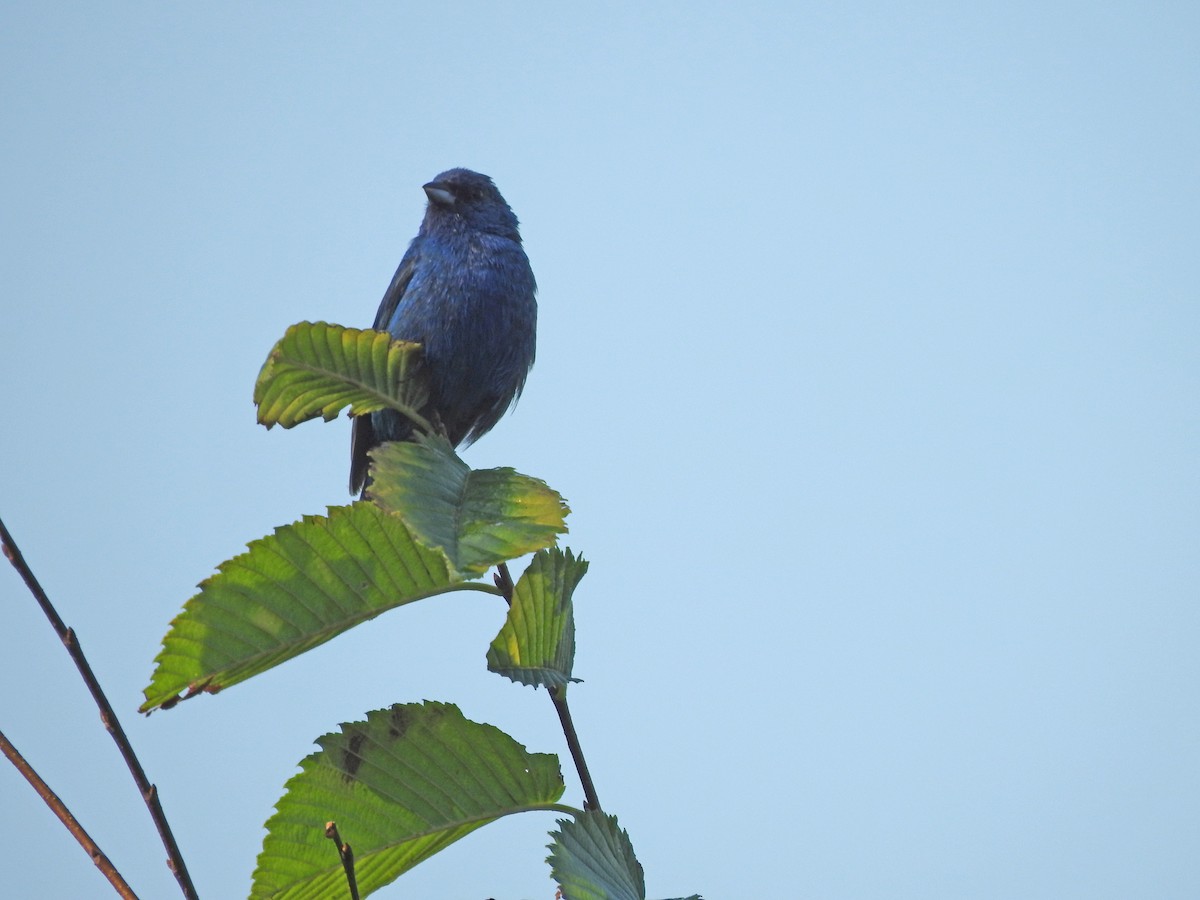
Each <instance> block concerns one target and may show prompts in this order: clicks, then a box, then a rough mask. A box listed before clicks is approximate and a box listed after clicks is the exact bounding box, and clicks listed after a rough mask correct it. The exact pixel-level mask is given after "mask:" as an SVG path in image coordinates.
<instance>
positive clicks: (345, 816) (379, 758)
mask: <svg viewBox="0 0 1200 900" xmlns="http://www.w3.org/2000/svg"><path fill="white" fill-rule="evenodd" d="M317 744H318V745H319V746H320V747H321V750H320V751H319V752H317V753H314V754H312V755H311V756H309V757H308V758H306V759H305V760H304V761H303V762H301V763H300V769H301V771H300V774H299V775H296V776H295V777H293V778H292V779H291V780H290V781H289V782H288V783H287V792H286V793H285V794H284V796H283V797H282V798H281V799H280V801H279V803H278V804H277V806H276V810H277V811H276V813H275V815H274V816H272V817H271V819H270V820H269V821H268V822H267V831H268V834H267V837H266V839H265V840H264V841H263V850H262V853H261V854H260V855H259V857H258V868H257V869H256V871H255V873H254V886H253V888H252V890H251V894H250V896H251V897H252V898H256V900H257V898H285V897H286V898H300V897H308V898H316V897H343V896H346V886H345V875H344V874H343V871H342V864H341V862H340V861H339V858H338V854H337V852H336V850H335V848H334V847H333V846H332V845H331V843H330V841H329V840H328V839H327V838H326V837H325V823H326V822H327V821H329V820H333V821H335V822H336V823H337V828H338V832H339V833H340V835H341V838H342V840H344V841H345V842H346V843H348V844H350V846H351V848H352V849H353V851H354V857H355V862H356V873H357V877H358V886H359V889H360V890H361V891H362V893H363V895H364V896H365V895H366V894H368V893H370V892H371V891H373V890H375V889H377V888H380V887H382V886H383V885H386V884H389V883H391V882H392V881H394V880H395V879H396V878H397V877H398V876H399V875H400V874H402V873H403V872H405V871H407V870H408V869H411V868H412V867H413V866H415V865H416V864H417V863H419V862H421V861H422V860H424V859H427V858H429V857H430V856H432V855H433V854H434V853H437V852H438V851H439V850H441V849H442V848H444V847H446V846H448V845H450V844H452V843H454V842H455V841H457V840H458V839H459V838H461V837H463V836H465V835H467V834H469V833H470V832H472V831H474V830H475V829H476V828H479V827H480V826H482V825H486V824H487V823H488V822H491V821H494V820H495V819H498V818H500V817H501V816H506V815H509V814H511V813H515V812H524V811H527V810H537V809H541V810H547V809H562V808H563V807H560V806H556V805H555V801H556V800H558V798H559V797H561V796H562V793H563V789H564V785H563V780H562V773H561V771H560V769H559V765H558V759H557V758H556V757H555V756H553V755H551V754H546V753H529V752H528V751H527V750H526V749H525V748H524V747H522V746H521V745H520V744H518V743H517V742H516V741H514V740H513V739H512V738H510V737H509V736H508V735H506V734H504V733H503V732H502V731H500V730H499V729H497V728H494V727H493V726H491V725H481V724H479V723H476V722H472V721H470V720H468V719H466V718H464V717H463V715H462V713H461V712H459V710H458V708H457V707H456V706H452V705H449V704H444V703H431V702H426V703H423V704H421V703H409V704H397V705H395V706H393V707H391V708H390V709H382V710H376V711H375V712H371V713H368V714H367V720H366V721H365V722H354V723H352V724H347V725H343V726H342V728H341V731H340V732H338V733H334V734H327V735H325V736H324V737H321V738H318V739H317Z"/></svg>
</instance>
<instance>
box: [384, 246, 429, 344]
mask: <svg viewBox="0 0 1200 900" xmlns="http://www.w3.org/2000/svg"><path fill="white" fill-rule="evenodd" d="M415 244H416V241H414V242H413V243H412V244H410V245H409V247H408V250H407V251H405V253H404V258H403V259H401V260H400V265H399V266H398V267H397V268H396V274H395V275H393V276H392V283H391V284H389V285H388V289H387V290H386V291H384V293H383V300H381V301H380V302H379V312H377V313H375V324H374V325H373V326H372V327H373V328H376V329H378V330H380V331H386V330H387V327H388V322H390V321H391V319H392V316H394V315H395V314H396V309H397V307H399V306H400V301H401V299H403V297H404V292H405V291H406V290H408V283H409V282H410V281H412V277H413V272H414V271H416V268H417V256H418V255H419V254H418V252H417V248H416V246H415Z"/></svg>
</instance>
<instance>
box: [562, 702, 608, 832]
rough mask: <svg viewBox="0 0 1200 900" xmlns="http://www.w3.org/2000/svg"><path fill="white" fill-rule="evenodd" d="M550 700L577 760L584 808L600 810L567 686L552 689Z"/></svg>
mask: <svg viewBox="0 0 1200 900" xmlns="http://www.w3.org/2000/svg"><path fill="white" fill-rule="evenodd" d="M550 699H551V700H552V701H554V709H555V711H556V712H557V713H558V721H559V722H560V723H562V730H563V735H564V736H565V737H566V739H567V747H568V748H569V749H570V751H571V759H573V760H575V770H576V771H577V772H578V773H579V781H580V783H581V784H582V785H583V797H584V802H583V808H584V809H585V810H593V809H594V810H599V809H600V798H599V797H598V796H596V785H595V784H594V783H593V782H592V774H591V772H589V771H588V767H587V760H585V759H584V758H583V747H582V746H581V745H580V743H579V735H578V734H576V733H575V723H574V722H573V721H571V709H570V707H569V706H567V686H566V685H565V684H564V685H561V686H559V687H553V688H550Z"/></svg>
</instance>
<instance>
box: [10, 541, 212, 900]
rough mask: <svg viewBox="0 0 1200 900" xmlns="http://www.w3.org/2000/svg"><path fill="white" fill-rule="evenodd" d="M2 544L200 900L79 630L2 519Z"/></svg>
mask: <svg viewBox="0 0 1200 900" xmlns="http://www.w3.org/2000/svg"><path fill="white" fill-rule="evenodd" d="M0 545H2V546H3V550H4V555H5V556H6V557H7V558H8V561H9V562H10V563H12V565H13V568H14V569H16V570H17V572H18V573H19V574H20V576H21V578H22V579H23V580H24V581H25V585H26V587H28V588H29V591H30V593H32V594H33V597H34V599H35V600H37V602H38V605H39V606H40V607H41V608H42V612H43V613H45V614H46V618H47V619H49V620H50V625H51V626H52V627H53V628H54V631H55V633H56V634H57V635H58V637H59V639H60V640H61V641H62V642H63V645H64V646H65V647H66V648H67V652H68V653H69V654H70V655H71V659H72V660H73V661H74V662H75V668H77V669H78V670H79V674H80V675H81V676H82V677H83V681H84V683H85V684H86V685H87V687H88V690H89V691H91V694H92V699H93V700H95V702H96V706H98V707H99V708H100V721H101V722H103V723H104V727H105V729H106V730H107V731H108V733H109V734H110V735H112V739H113V741H115V742H116V745H117V749H118V750H120V752H121V757H122V758H123V759H124V760H125V765H127V766H128V767H129V771H130V774H132V775H133V781H134V783H135V784H136V785H137V788H138V792H139V793H140V794H141V795H142V800H143V801H145V803H146V807H147V808H148V809H149V810H150V817H151V818H152V819H153V820H154V825H155V827H156V828H158V834H159V837H160V838H161V839H162V842H163V846H164V847H165V848H166V850H167V867H168V868H169V869H170V870H171V872H172V873H173V874H174V875H175V880H176V881H177V882H178V883H179V888H180V890H181V891H183V896H184V897H186V898H187V900H199V895H198V894H197V893H196V888H195V887H194V886H193V885H192V879H191V876H190V875H188V870H187V866H186V865H185V864H184V861H183V854H181V853H180V852H179V845H178V844H176V843H175V835H174V834H172V833H171V826H170V825H169V824H168V823H167V817H166V814H165V813H164V812H163V808H162V804H161V803H160V802H159V800H158V789H157V788H156V787H155V786H154V785H152V784H151V783H150V780H149V779H148V778H147V777H146V772H145V770H143V769H142V764H141V763H140V762H139V761H138V758H137V754H135V753H134V752H133V745H132V744H130V743H129V738H128V737H127V736H126V735H125V729H123V728H122V727H121V723H120V721H119V720H118V719H117V714H116V713H115V712H114V711H113V708H112V705H111V704H110V703H109V702H108V698H107V697H106V696H105V695H104V691H103V689H101V687H100V682H99V681H97V680H96V675H95V673H94V672H92V667H91V666H90V665H88V661H87V657H85V656H84V655H83V648H82V647H80V646H79V640H78V638H76V637H75V632H74V631H72V630H71V629H70V628H68V627H67V626H66V624H65V623H64V622H63V620H62V618H61V617H60V616H59V614H58V612H57V610H55V608H54V605H53V604H52V603H51V602H50V598H49V597H47V596H46V592H45V591H44V590H42V586H41V584H39V583H38V580H37V578H36V576H34V574H33V570H32V569H30V568H29V564H28V563H26V562H25V557H24V556H22V555H21V551H20V550H19V549H18V548H17V545H16V542H15V541H13V538H12V535H11V534H10V533H9V531H8V528H7V527H5V525H4V521H3V520H0Z"/></svg>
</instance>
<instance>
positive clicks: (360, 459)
mask: <svg viewBox="0 0 1200 900" xmlns="http://www.w3.org/2000/svg"><path fill="white" fill-rule="evenodd" d="M378 444H379V440H378V438H376V437H375V426H374V425H372V424H371V417H370V416H369V415H367V416H355V417H354V430H353V431H352V432H351V433H350V493H352V494H360V495H362V496H365V494H366V490H367V483H368V482H367V466H368V465H369V464H370V462H371V460H370V458H369V457H368V456H367V453H368V452H370V451H371V450H373V449H375V447H376V446H378Z"/></svg>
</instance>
